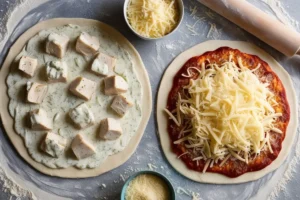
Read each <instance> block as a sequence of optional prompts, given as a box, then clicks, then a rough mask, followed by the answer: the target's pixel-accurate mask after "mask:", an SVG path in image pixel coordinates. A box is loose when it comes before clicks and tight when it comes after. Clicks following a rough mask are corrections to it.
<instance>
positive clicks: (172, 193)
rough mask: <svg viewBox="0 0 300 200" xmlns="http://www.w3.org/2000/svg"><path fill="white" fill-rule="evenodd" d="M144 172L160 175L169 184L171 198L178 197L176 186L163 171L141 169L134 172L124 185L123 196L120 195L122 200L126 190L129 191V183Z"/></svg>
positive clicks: (172, 199) (173, 199)
mask: <svg viewBox="0 0 300 200" xmlns="http://www.w3.org/2000/svg"><path fill="white" fill-rule="evenodd" d="M142 174H152V175H155V176H158V177H159V178H161V179H162V180H163V181H164V182H165V183H166V184H167V185H168V188H169V192H170V195H171V200H175V199H176V198H175V197H176V195H175V190H174V187H173V185H172V183H171V181H170V180H169V179H168V178H167V177H165V176H164V175H162V174H161V173H159V172H156V171H152V170H144V171H139V172H136V173H134V174H132V175H131V176H130V177H129V178H128V179H127V180H126V181H125V183H124V185H123V187H122V191H121V196H120V200H125V196H126V191H127V188H128V185H129V183H130V182H131V181H132V180H133V179H135V178H136V177H138V176H139V175H142Z"/></svg>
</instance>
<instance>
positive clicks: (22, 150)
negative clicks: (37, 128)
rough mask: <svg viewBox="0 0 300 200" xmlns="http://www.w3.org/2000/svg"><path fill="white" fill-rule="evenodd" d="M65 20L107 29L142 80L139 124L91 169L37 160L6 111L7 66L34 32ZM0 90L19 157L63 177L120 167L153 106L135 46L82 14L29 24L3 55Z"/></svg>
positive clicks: (7, 129) (5, 123)
mask: <svg viewBox="0 0 300 200" xmlns="http://www.w3.org/2000/svg"><path fill="white" fill-rule="evenodd" d="M67 24H75V25H79V26H97V27H100V28H101V29H102V30H104V31H105V32H108V33H109V34H110V35H111V36H112V37H113V38H115V40H116V41H117V42H118V43H119V44H120V45H121V46H122V47H123V48H125V49H126V50H127V51H128V53H129V54H130V55H131V57H132V61H133V63H134V66H135V67H134V70H135V71H136V74H137V78H138V80H139V82H140V83H141V87H142V93H143V96H142V105H141V108H142V119H141V122H140V124H139V127H138V129H137V131H136V133H135V135H134V136H133V137H132V138H131V140H130V142H129V143H128V145H127V146H126V147H125V149H124V150H123V151H121V152H119V153H117V154H114V155H112V156H109V157H108V158H107V159H106V160H105V161H104V162H103V163H102V164H101V165H100V166H99V167H97V168H93V169H78V168H76V167H68V168H65V169H53V168H48V167H46V166H45V165H43V164H42V163H39V162H36V161H35V160H33V159H32V158H31V156H30V155H29V153H28V151H27V148H26V147H25V145H24V140H23V138H22V137H21V136H20V135H18V134H17V133H16V132H15V130H14V123H13V122H14V120H13V118H12V117H11V116H10V114H9V111H8V104H9V97H8V93H7V91H8V90H7V85H6V78H7V75H8V74H9V72H10V66H11V63H12V62H13V60H14V59H15V57H16V56H17V54H18V53H20V52H21V50H22V48H23V47H24V45H26V43H27V42H28V40H29V39H30V38H32V37H33V36H34V35H36V34H37V33H38V32H40V31H41V30H44V29H48V28H52V27H57V26H63V25H67ZM0 92H1V94H5V95H3V97H2V101H1V102H0V116H1V121H2V124H3V126H4V129H5V132H6V133H7V135H8V137H9V139H10V141H11V142H12V143H13V146H14V148H15V149H16V150H17V152H18V153H19V154H20V155H21V157H22V158H23V159H24V160H25V161H27V162H28V163H29V164H30V165H31V166H32V167H33V168H35V169H36V170H38V171H40V172H42V173H44V174H47V175H50V176H57V177H63V178H87V177H94V176H98V175H100V174H103V173H105V172H108V171H110V170H112V169H114V168H117V167H119V166H120V165H122V164H123V163H125V162H126V161H127V160H128V159H129V158H130V157H131V155H132V154H133V153H134V152H135V150H136V148H137V146H138V144H139V142H140V140H141V138H142V136H143V133H144V131H145V128H146V125H147V123H148V120H149V118H150V114H151V110H152V93H151V86H150V80H149V77H148V73H147V71H146V68H145V66H144V64H143V61H142V59H141V57H140V55H139V53H138V52H137V50H136V49H135V48H134V46H133V45H132V44H131V43H130V42H129V41H128V40H127V39H126V38H125V37H124V36H123V35H122V34H121V33H119V32H118V31H117V30H115V29H114V28H112V27H111V26H109V25H107V24H105V23H102V22H100V21H97V20H92V19H83V18H54V19H50V20H46V21H42V22H39V23H38V24H36V25H34V26H33V27H31V28H29V29H28V30H27V31H26V32H24V33H23V34H22V35H21V36H20V37H19V38H18V39H17V41H16V42H15V43H14V44H13V45H12V46H11V48H10V50H9V53H8V55H7V56H6V58H5V61H4V63H3V65H2V68H1V71H0Z"/></svg>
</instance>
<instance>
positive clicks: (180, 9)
mask: <svg viewBox="0 0 300 200" xmlns="http://www.w3.org/2000/svg"><path fill="white" fill-rule="evenodd" d="M130 1H131V0H125V2H124V7H123V13H124V18H125V21H126V23H127V25H128V27H129V28H130V29H131V30H132V32H134V33H135V34H136V35H137V36H139V37H140V38H142V39H144V40H157V39H161V38H164V37H167V36H169V35H171V34H172V33H174V32H175V31H176V30H177V29H178V27H179V26H180V24H181V22H182V20H183V16H184V5H183V0H176V1H177V4H178V8H179V22H178V24H177V26H176V27H175V28H174V29H173V30H172V31H171V32H170V33H168V34H166V35H164V36H162V37H158V38H150V37H145V36H142V35H140V34H139V33H138V32H136V31H135V30H134V29H133V28H132V27H131V25H130V23H129V21H128V19H127V6H128V3H129V2H130Z"/></svg>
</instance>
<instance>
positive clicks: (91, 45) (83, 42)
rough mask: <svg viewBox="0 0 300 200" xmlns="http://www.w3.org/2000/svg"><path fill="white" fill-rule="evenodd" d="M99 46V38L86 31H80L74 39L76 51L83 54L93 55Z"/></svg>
mask: <svg viewBox="0 0 300 200" xmlns="http://www.w3.org/2000/svg"><path fill="white" fill-rule="evenodd" d="M99 47H100V44H99V40H98V39H97V38H96V37H94V36H91V35H89V34H88V33H86V32H82V33H81V34H80V36H79V37H78V39H77V41H76V51H78V52H79V53H81V54H83V55H94V54H95V53H96V52H97V51H98V49H99Z"/></svg>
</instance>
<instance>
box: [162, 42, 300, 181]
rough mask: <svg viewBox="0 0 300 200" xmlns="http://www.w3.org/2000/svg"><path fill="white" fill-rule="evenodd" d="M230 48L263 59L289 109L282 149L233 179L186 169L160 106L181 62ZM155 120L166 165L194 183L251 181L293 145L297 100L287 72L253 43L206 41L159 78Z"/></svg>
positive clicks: (275, 165)
mask: <svg viewBox="0 0 300 200" xmlns="http://www.w3.org/2000/svg"><path fill="white" fill-rule="evenodd" d="M224 46H227V47H231V48H235V49H238V50H240V51H242V52H244V53H249V54H253V55H257V56H259V57H260V58H261V59H262V60H264V61H266V62H267V63H268V64H269V65H270V66H271V68H272V70H273V71H274V72H275V73H276V74H277V75H278V77H279V78H280V79H281V81H282V83H283V85H284V87H285V88H288V90H286V95H287V100H288V102H289V105H290V109H291V119H290V122H289V125H288V127H287V131H286V137H285V139H284V141H283V143H282V145H283V146H282V149H281V152H280V154H279V156H278V157H277V159H275V160H274V161H273V162H272V163H271V164H270V165H269V166H267V167H266V168H264V169H262V170H260V171H256V172H248V173H245V174H243V175H241V176H239V177H237V178H229V177H226V176H224V175H221V174H217V173H210V172H206V173H199V172H196V171H194V170H190V169H188V168H187V167H186V165H185V163H184V162H182V160H180V159H178V158H177V155H176V154H175V153H173V151H172V149H171V144H170V138H169V134H168V131H167V125H168V123H167V116H166V114H165V113H164V109H165V108H166V105H167V99H168V94H169V93H168V92H167V93H166V91H170V90H171V88H172V84H171V83H172V82H173V78H174V76H175V75H176V73H177V72H178V70H179V69H181V67H182V66H183V65H184V63H185V62H186V61H187V60H189V59H190V58H191V57H194V56H199V55H201V54H203V53H205V52H207V51H214V50H216V49H218V48H219V47H224ZM157 123H158V131H159V136H160V141H161V144H162V147H163V151H164V153H165V155H166V157H167V159H168V161H169V162H170V164H171V165H172V166H173V167H174V168H175V169H176V170H177V171H178V172H179V173H181V174H182V175H184V176H186V177H188V178H190V179H192V180H194V181H198V182H205V183H218V184H234V183H243V182H247V181H253V180H256V179H258V178H261V177H262V176H264V175H266V174H267V173H269V172H271V171H273V170H275V169H276V168H278V167H279V166H280V165H281V164H282V162H283V161H284V160H285V159H286V157H287V155H288V153H289V150H290V148H291V146H292V145H293V141H294V140H293V138H294V137H295V134H296V128H297V100H296V95H295V91H294V89H293V85H292V81H291V79H290V77H289V75H288V73H287V72H286V71H285V70H284V68H283V67H281V66H280V65H279V64H278V63H277V62H276V61H275V60H274V59H273V58H272V57H271V56H270V55H268V54H267V53H265V52H264V51H262V50H261V49H259V48H258V47H256V46H255V45H252V44H249V43H246V42H235V41H207V42H204V43H201V44H198V45H196V46H194V47H192V48H191V49H189V50H187V51H185V52H183V53H182V54H180V55H179V56H178V57H177V58H176V59H175V60H174V61H173V62H172V63H171V65H170V66H169V68H168V69H167V70H166V72H165V74H164V76H163V79H162V81H161V85H160V89H159V93H158V98H157Z"/></svg>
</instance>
